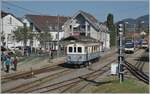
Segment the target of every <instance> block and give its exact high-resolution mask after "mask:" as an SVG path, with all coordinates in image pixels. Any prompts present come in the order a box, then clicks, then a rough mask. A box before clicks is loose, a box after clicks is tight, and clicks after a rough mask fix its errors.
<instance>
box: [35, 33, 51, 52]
mask: <svg viewBox="0 0 150 94" xmlns="http://www.w3.org/2000/svg"><path fill="white" fill-rule="evenodd" d="M37 39H38V40H39V41H40V45H41V47H43V46H44V48H45V49H46V44H47V43H48V44H49V43H50V42H51V41H52V36H51V33H50V32H46V31H45V32H39V33H38V36H37ZM42 45H43V46H42Z"/></svg>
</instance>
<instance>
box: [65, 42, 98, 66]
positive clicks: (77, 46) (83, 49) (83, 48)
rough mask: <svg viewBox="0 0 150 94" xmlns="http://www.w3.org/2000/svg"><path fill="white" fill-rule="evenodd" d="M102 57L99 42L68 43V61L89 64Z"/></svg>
mask: <svg viewBox="0 0 150 94" xmlns="http://www.w3.org/2000/svg"><path fill="white" fill-rule="evenodd" d="M99 57H100V45H99V43H79V42H78V43H71V44H69V45H67V63H68V64H75V65H81V64H83V65H87V64H88V63H89V62H90V61H92V60H95V59H98V58H99Z"/></svg>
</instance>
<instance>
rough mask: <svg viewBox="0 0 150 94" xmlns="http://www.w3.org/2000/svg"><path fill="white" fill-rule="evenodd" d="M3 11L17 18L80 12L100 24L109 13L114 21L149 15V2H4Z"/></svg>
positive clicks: (65, 14)
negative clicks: (27, 15) (88, 14)
mask: <svg viewBox="0 0 150 94" xmlns="http://www.w3.org/2000/svg"><path fill="white" fill-rule="evenodd" d="M2 10H3V11H6V12H10V13H12V14H14V15H15V16H17V17H23V16H24V15H26V14H43V15H44V14H45V15H62V16H73V14H74V13H75V12H77V11H78V10H83V11H85V12H88V13H90V14H92V15H94V16H95V17H96V18H97V19H98V20H99V21H100V22H104V21H106V19H107V15H108V13H112V14H113V15H114V21H115V22H116V21H120V20H122V19H125V18H137V17H139V16H143V15H146V14H149V2H148V0H146V1H130V0H129V1H29V0H28V1H25V0H24V1H3V2H2Z"/></svg>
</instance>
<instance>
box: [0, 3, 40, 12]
mask: <svg viewBox="0 0 150 94" xmlns="http://www.w3.org/2000/svg"><path fill="white" fill-rule="evenodd" d="M3 3H4V4H7V5H10V6H14V7H17V8H20V9H23V10H25V11H28V12H31V13H36V14H43V13H41V12H37V11H33V10H30V9H27V8H24V7H21V6H18V5H16V4H13V3H10V2H5V1H3ZM9 9H10V8H9Z"/></svg>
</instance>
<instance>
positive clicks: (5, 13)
mask: <svg viewBox="0 0 150 94" xmlns="http://www.w3.org/2000/svg"><path fill="white" fill-rule="evenodd" d="M7 15H11V16H13V17H14V18H16V19H17V20H18V21H19V22H21V23H22V24H23V22H22V21H21V20H20V19H19V18H18V17H16V16H15V15H13V14H12V13H8V12H4V11H1V17H2V18H3V17H5V16H7Z"/></svg>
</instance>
